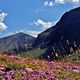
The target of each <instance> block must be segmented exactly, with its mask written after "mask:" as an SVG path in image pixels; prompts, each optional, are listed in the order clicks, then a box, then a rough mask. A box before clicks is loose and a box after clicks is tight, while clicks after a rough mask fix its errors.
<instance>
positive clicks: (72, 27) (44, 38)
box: [33, 7, 80, 59]
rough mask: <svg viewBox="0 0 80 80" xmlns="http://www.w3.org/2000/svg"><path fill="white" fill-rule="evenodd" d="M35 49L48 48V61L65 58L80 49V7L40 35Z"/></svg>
mask: <svg viewBox="0 0 80 80" xmlns="http://www.w3.org/2000/svg"><path fill="white" fill-rule="evenodd" d="M33 47H35V48H38V47H40V48H41V49H43V48H46V52H45V53H44V54H43V55H42V56H43V58H46V59H49V58H50V59H56V58H57V57H59V58H60V57H64V56H66V55H68V54H70V53H72V52H74V51H76V50H77V49H78V48H80V7H78V8H76V9H72V10H70V11H68V12H66V13H65V14H64V15H63V16H62V17H61V19H60V20H59V22H58V23H57V24H56V25H55V26H53V27H51V28H49V29H47V30H46V31H44V32H42V33H40V34H39V35H38V37H37V38H36V39H35V41H34V42H33Z"/></svg>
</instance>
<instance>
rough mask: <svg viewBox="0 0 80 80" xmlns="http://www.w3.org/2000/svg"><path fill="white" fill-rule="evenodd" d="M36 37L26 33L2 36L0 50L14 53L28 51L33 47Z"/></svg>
mask: <svg viewBox="0 0 80 80" xmlns="http://www.w3.org/2000/svg"><path fill="white" fill-rule="evenodd" d="M34 39H35V38H34V37H32V36H30V35H28V34H25V33H17V34H14V35H11V36H8V37H4V38H0V52H3V53H6V52H7V53H14V52H17V53H18V52H21V51H23V52H24V51H27V50H29V49H31V48H32V42H33V41H34Z"/></svg>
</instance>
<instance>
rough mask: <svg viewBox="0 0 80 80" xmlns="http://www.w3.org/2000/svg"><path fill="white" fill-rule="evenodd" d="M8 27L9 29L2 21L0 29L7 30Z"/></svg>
mask: <svg viewBox="0 0 80 80" xmlns="http://www.w3.org/2000/svg"><path fill="white" fill-rule="evenodd" d="M6 29H7V26H6V25H5V24H4V23H2V22H0V31H3V30H6Z"/></svg>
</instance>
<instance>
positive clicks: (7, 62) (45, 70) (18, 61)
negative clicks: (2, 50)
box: [0, 54, 80, 80]
mask: <svg viewBox="0 0 80 80" xmlns="http://www.w3.org/2000/svg"><path fill="white" fill-rule="evenodd" d="M0 80H80V62H70V61H69V62H68V61H64V62H63V61H45V60H39V59H32V58H30V57H20V56H19V55H17V56H15V55H6V54H0Z"/></svg>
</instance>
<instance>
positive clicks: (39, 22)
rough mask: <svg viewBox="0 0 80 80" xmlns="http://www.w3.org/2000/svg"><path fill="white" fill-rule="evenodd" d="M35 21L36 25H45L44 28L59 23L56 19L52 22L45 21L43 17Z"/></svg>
mask: <svg viewBox="0 0 80 80" xmlns="http://www.w3.org/2000/svg"><path fill="white" fill-rule="evenodd" d="M33 23H34V24H35V25H37V26H41V27H43V28H50V27H52V26H54V25H55V24H56V23H57V21H55V22H50V21H48V22H45V21H43V20H41V19H38V20H37V21H35V22H33Z"/></svg>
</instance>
